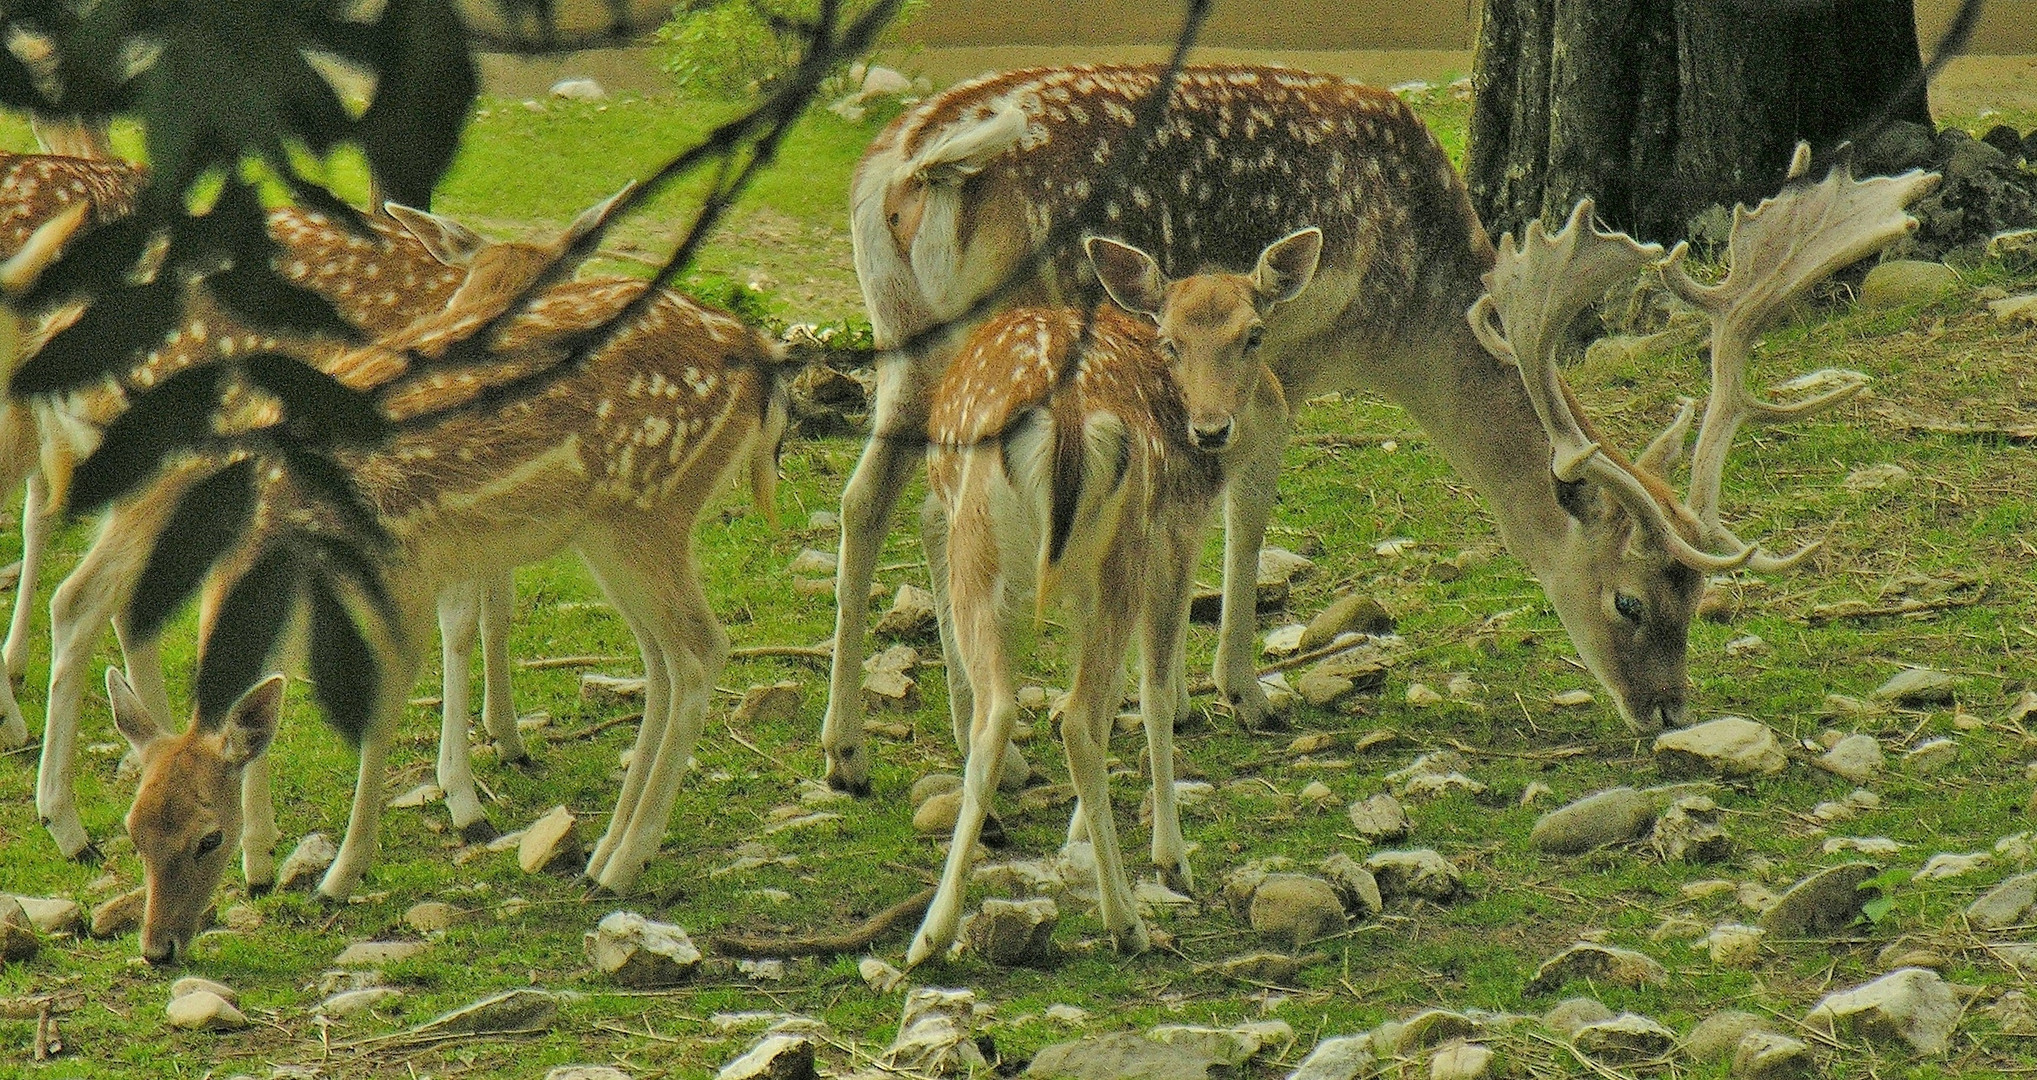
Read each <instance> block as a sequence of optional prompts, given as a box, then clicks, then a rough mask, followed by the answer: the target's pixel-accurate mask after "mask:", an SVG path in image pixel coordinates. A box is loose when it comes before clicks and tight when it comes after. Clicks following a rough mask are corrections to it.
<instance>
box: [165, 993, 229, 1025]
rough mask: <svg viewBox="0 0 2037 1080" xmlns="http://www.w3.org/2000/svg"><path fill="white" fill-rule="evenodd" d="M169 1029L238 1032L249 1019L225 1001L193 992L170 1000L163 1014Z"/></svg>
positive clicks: (211, 994) (209, 994) (212, 995)
mask: <svg viewBox="0 0 2037 1080" xmlns="http://www.w3.org/2000/svg"><path fill="white" fill-rule="evenodd" d="M163 1014H164V1016H166V1017H167V1018H168V1019H169V1021H170V1026H171V1027H175V1028H183V1029H185V1030H186V1031H238V1030H240V1029H241V1028H244V1027H246V1026H248V1018H247V1017H246V1016H245V1015H243V1014H242V1013H241V1011H240V1010H239V1009H237V1008H235V1007H234V1006H233V1004H232V1003H231V1002H229V1001H227V1000H226V999H225V998H223V997H220V996H219V995H218V994H215V993H213V992H212V991H210V990H195V991H192V992H191V993H188V994H185V995H183V996H182V997H174V998H171V999H170V1004H169V1006H168V1007H167V1008H165V1009H164V1010H163Z"/></svg>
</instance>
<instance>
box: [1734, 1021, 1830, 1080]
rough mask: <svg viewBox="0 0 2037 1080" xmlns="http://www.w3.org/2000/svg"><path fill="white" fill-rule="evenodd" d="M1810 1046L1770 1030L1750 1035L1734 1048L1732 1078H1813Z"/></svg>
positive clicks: (1746, 1079)
mask: <svg viewBox="0 0 2037 1080" xmlns="http://www.w3.org/2000/svg"><path fill="white" fill-rule="evenodd" d="M1817 1064H1818V1060H1817V1057H1816V1056H1815V1055H1813V1054H1812V1053H1811V1046H1810V1044H1809V1043H1806V1042H1803V1041H1802V1040H1799V1039H1792V1038H1790V1037H1789V1036H1787V1035H1777V1034H1776V1033H1774V1032H1772V1031H1754V1032H1749V1033H1748V1034H1747V1036H1746V1037H1745V1038H1743V1039H1741V1040H1740V1042H1739V1045H1737V1046H1735V1047H1734V1048H1733V1075H1734V1076H1736V1077H1740V1078H1741V1080H1787V1078H1792V1077H1807V1076H1813V1075H1816V1070H1817Z"/></svg>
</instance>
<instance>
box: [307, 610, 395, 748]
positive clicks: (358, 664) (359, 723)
mask: <svg viewBox="0 0 2037 1080" xmlns="http://www.w3.org/2000/svg"><path fill="white" fill-rule="evenodd" d="M336 584H337V583H336V582H334V581H333V580H332V579H330V578H327V577H325V576H324V575H322V574H312V575H311V577H310V580H309V581H307V582H306V587H307V589H308V590H309V592H310V596H311V658H310V659H311V694H312V696H313V697H315V698H317V699H318V704H319V707H320V708H322V709H324V710H325V718H326V721H327V722H328V723H330V724H332V726H333V727H335V728H337V729H339V733H340V735H341V736H343V737H344V738H345V739H346V740H347V742H348V743H349V744H351V745H354V746H359V745H360V742H361V737H362V736H363V735H365V734H367V731H368V725H369V724H371V723H373V722H374V718H375V701H376V697H377V695H378V694H379V692H380V689H381V684H382V672H381V670H380V665H379V663H378V661H377V658H376V656H375V653H374V651H373V650H372V649H370V648H369V647H368V643H367V641H366V640H365V639H363V638H362V636H361V629H360V627H359V626H357V625H355V623H354V619H353V615H352V613H350V612H349V611H348V610H347V606H346V604H345V603H343V602H342V601H341V600H340V598H339V593H338V590H337V589H336V588H335V585H336Z"/></svg>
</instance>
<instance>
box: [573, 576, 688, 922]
mask: <svg viewBox="0 0 2037 1080" xmlns="http://www.w3.org/2000/svg"><path fill="white" fill-rule="evenodd" d="M595 576H596V578H597V579H599V578H600V577H601V575H600V574H599V573H597V574H596V575H595ZM602 588H603V589H604V590H605V591H608V592H609V598H610V600H615V599H616V596H615V593H614V591H612V590H608V586H607V584H606V583H605V582H604V583H603V586H602ZM617 610H618V611H620V612H621V613H622V616H623V621H624V622H626V623H628V624H629V628H630V632H631V633H633V634H635V635H636V638H637V651H638V654H639V655H640V656H642V658H643V662H644V715H643V718H642V719H641V720H639V721H638V722H637V739H636V742H635V743H634V744H633V745H632V746H631V748H630V758H629V768H627V769H625V770H623V774H622V789H621V790H620V791H618V792H617V793H616V796H615V812H614V813H613V814H611V815H610V816H609V819H608V829H607V831H606V832H603V833H602V834H601V839H600V840H597V841H596V842H595V844H594V851H593V853H592V854H590V855H589V856H588V857H587V869H586V877H587V879H588V881H590V882H592V883H594V884H595V885H600V884H601V883H602V881H603V875H604V873H605V871H606V870H607V868H608V863H609V860H610V859H611V858H612V857H613V856H614V855H615V851H616V848H617V846H618V845H619V844H621V842H622V839H623V837H624V836H625V835H627V834H628V833H629V830H630V822H631V819H632V818H634V817H635V816H636V811H637V805H638V804H639V803H641V802H642V801H643V795H644V785H645V783H646V781H647V780H648V778H649V774H650V761H651V759H652V758H653V757H655V756H656V755H657V752H658V747H659V745H660V744H661V743H662V742H663V741H664V738H665V726H666V724H667V723H668V722H669V721H670V718H671V704H670V702H671V698H672V679H671V675H670V674H669V669H668V668H667V667H666V664H665V651H664V646H663V643H662V642H660V641H659V640H657V638H655V637H654V636H653V635H652V634H651V632H650V630H649V628H648V627H646V626H645V625H643V624H642V623H641V622H639V621H638V619H637V618H636V616H635V613H634V612H632V611H629V610H625V609H624V608H623V606H622V604H621V603H619V602H618V603H617Z"/></svg>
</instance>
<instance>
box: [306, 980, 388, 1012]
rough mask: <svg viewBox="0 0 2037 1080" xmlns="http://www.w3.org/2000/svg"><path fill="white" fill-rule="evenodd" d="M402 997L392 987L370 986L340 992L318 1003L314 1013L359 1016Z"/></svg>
mask: <svg viewBox="0 0 2037 1080" xmlns="http://www.w3.org/2000/svg"><path fill="white" fill-rule="evenodd" d="M402 996H403V991H401V990H398V989H396V988H395V987H393V986H370V987H365V988H363V989H360V990H342V991H340V992H339V993H337V994H334V995H332V996H331V997H329V998H326V999H325V1000H324V1001H321V1002H319V1003H318V1007H317V1009H316V1010H315V1011H316V1012H319V1013H322V1014H324V1015H326V1016H332V1017H345V1016H359V1015H360V1014H362V1013H365V1012H373V1011H374V1010H376V1009H379V1008H381V1007H382V1006H383V1005H386V1004H388V1003H389V1002H392V1001H395V1000H397V999H398V998H401V997H402Z"/></svg>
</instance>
